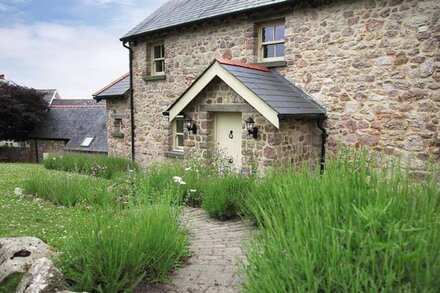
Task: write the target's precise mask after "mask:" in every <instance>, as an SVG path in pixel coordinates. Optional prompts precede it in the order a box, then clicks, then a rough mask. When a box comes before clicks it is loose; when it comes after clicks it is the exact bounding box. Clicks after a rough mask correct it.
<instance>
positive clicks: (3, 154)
mask: <svg viewBox="0 0 440 293" xmlns="http://www.w3.org/2000/svg"><path fill="white" fill-rule="evenodd" d="M0 162H9V163H33V162H35V144H32V143H31V144H30V146H29V147H7V146H2V147H0Z"/></svg>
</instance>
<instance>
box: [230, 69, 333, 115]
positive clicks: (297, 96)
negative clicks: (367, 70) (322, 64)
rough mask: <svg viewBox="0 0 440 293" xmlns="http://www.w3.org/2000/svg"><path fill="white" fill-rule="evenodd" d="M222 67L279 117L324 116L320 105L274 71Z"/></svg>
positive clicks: (323, 110)
mask: <svg viewBox="0 0 440 293" xmlns="http://www.w3.org/2000/svg"><path fill="white" fill-rule="evenodd" d="M222 65H223V67H224V68H225V69H226V70H227V71H228V72H230V73H231V74H232V75H233V76H235V77H236V78H237V79H238V80H239V81H240V82H241V83H243V84H244V85H245V86H246V87H247V88H248V89H250V90H251V91H252V92H254V93H255V94H256V95H257V96H258V97H260V98H261V99H262V100H263V101H264V102H266V103H267V104H268V105H269V106H270V107H271V108H272V109H274V110H275V111H276V112H278V114H279V115H281V116H284V115H288V116H295V115H300V116H306V115H321V114H325V109H324V108H323V107H322V106H321V105H319V104H318V103H317V102H316V101H315V100H313V99H312V98H311V97H310V96H309V95H307V94H306V93H304V92H303V91H302V90H301V89H299V88H298V87H296V86H295V85H294V84H292V83H291V82H290V81H288V80H287V79H286V78H284V77H283V76H282V75H281V74H279V73H277V72H275V71H263V70H255V69H251V68H246V67H243V66H238V65H229V64H228V63H222Z"/></svg>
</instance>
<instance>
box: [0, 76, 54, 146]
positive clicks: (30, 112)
mask: <svg viewBox="0 0 440 293" xmlns="http://www.w3.org/2000/svg"><path fill="white" fill-rule="evenodd" d="M43 96H44V94H43V93H41V92H37V91H36V90H35V89H31V88H27V87H23V86H19V85H16V84H14V83H12V82H0V105H2V106H1V107H0V140H4V139H14V140H23V139H26V138H27V134H28V133H29V131H31V130H32V129H33V128H34V127H35V125H36V124H38V123H39V122H41V121H42V120H43V119H44V116H45V115H46V110H47V108H48V105H47V103H46V102H45V101H44V100H43Z"/></svg>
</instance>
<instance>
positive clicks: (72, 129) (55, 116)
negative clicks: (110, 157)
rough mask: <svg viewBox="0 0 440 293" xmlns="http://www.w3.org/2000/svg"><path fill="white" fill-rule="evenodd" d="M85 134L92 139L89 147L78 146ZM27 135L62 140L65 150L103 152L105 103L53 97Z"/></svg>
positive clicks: (104, 148)
mask: <svg viewBox="0 0 440 293" xmlns="http://www.w3.org/2000/svg"><path fill="white" fill-rule="evenodd" d="M86 137H94V139H93V141H92V143H91V145H90V146H89V147H81V143H82V142H83V141H84V139H85V138H86ZM29 138H33V139H50V140H65V141H67V144H66V145H65V147H64V149H65V150H70V151H88V152H101V153H106V152H107V129H106V109H105V102H100V103H99V104H97V102H96V101H95V100H91V99H88V100H80V99H77V100H63V99H55V100H53V103H52V105H51V106H50V110H49V111H48V112H47V116H46V117H45V119H44V120H43V122H42V123H41V124H39V125H38V126H37V127H36V128H35V129H34V130H32V132H31V133H30V134H29Z"/></svg>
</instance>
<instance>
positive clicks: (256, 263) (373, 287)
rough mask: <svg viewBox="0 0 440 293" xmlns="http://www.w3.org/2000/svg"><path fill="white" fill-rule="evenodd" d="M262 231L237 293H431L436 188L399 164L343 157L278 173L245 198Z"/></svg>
mask: <svg viewBox="0 0 440 293" xmlns="http://www.w3.org/2000/svg"><path fill="white" fill-rule="evenodd" d="M247 205H248V208H249V210H250V211H251V214H252V216H253V217H254V219H256V221H257V223H258V226H259V228H260V230H261V235H259V236H257V237H256V238H255V239H254V240H253V241H252V243H251V245H250V246H249V247H248V249H247V258H248V265H247V266H246V267H244V271H245V280H246V281H245V284H244V287H243V289H244V292H365V291H372V292H438V288H440V255H439V251H440V213H439V212H438V211H439V208H440V192H439V186H438V183H437V182H436V181H435V180H427V181H424V182H420V181H411V180H410V178H409V174H406V173H405V172H403V171H402V167H401V166H399V164H394V165H392V164H390V165H387V164H383V163H382V164H379V163H378V162H376V161H375V160H373V159H371V157H369V155H367V154H365V153H345V154H344V153H341V154H339V156H338V157H336V158H333V159H331V160H328V162H327V164H326V172H325V173H324V175H323V176H320V175H319V173H318V172H312V171H310V170H309V169H308V168H300V169H292V170H287V172H286V171H281V170H278V171H276V172H274V173H273V174H271V175H268V176H267V177H266V178H264V179H263V180H261V181H260V182H258V184H256V186H255V188H254V191H253V193H252V194H251V195H250V197H249V198H248V201H247Z"/></svg>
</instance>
